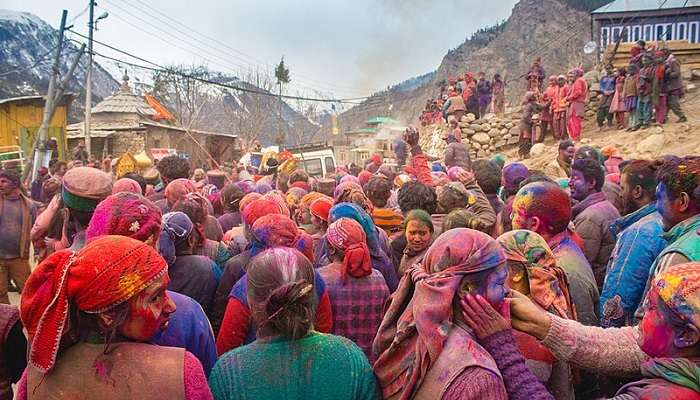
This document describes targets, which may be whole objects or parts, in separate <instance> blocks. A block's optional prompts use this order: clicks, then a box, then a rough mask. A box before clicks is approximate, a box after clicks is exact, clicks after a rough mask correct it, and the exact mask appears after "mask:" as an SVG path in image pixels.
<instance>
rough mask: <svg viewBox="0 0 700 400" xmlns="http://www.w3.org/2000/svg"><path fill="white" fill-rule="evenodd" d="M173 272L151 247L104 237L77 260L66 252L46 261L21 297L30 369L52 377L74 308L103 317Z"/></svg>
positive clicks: (127, 240)
mask: <svg viewBox="0 0 700 400" xmlns="http://www.w3.org/2000/svg"><path fill="white" fill-rule="evenodd" d="M167 271H168V268H167V264H166V263H165V260H164V259H163V258H162V257H161V256H160V255H159V254H158V252H157V251H156V250H155V249H154V248H153V247H151V246H149V245H147V244H145V243H143V242H140V241H138V240H136V239H131V238H128V237H125V236H104V237H101V238H99V239H97V240H95V241H93V242H91V243H89V244H88V245H87V246H85V247H84V248H83V249H82V250H81V251H80V252H78V253H77V254H75V253H74V252H72V251H70V250H62V251H59V252H56V253H54V254H52V255H51V256H50V257H49V258H47V259H46V260H44V262H42V263H41V264H39V266H38V267H37V268H36V270H34V272H33V273H32V274H31V275H30V276H29V279H28V280H27V283H26V285H25V286H24V290H23V291H22V307H21V308H20V312H21V317H22V324H23V325H24V326H25V328H27V332H28V333H29V340H30V341H31V343H32V346H31V351H30V353H29V363H30V364H31V365H33V366H34V367H35V368H37V369H38V370H39V371H41V372H43V373H46V372H48V371H49V370H50V369H51V368H52V367H53V366H54V364H55V362H56V356H57V354H58V348H59V345H60V343H61V337H62V336H63V334H64V333H65V331H66V329H67V327H68V317H69V315H70V314H71V310H70V306H71V305H72V304H74V305H75V306H77V307H78V310H81V311H85V312H88V313H100V312H104V311H106V310H108V309H110V308H111V307H113V306H115V305H118V304H121V303H123V302H125V301H127V300H129V299H130V298H131V297H133V296H134V295H136V294H138V293H139V292H141V291H142V290H143V289H145V288H146V287H147V286H148V285H150V284H151V283H152V282H153V281H154V280H156V279H158V278H159V277H161V276H163V274H166V273H167Z"/></svg>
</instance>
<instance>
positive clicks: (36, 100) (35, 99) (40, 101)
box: [0, 93, 77, 107]
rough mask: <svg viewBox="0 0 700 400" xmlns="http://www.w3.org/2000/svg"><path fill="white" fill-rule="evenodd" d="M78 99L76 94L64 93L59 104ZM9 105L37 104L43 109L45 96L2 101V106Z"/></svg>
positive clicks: (13, 98)
mask: <svg viewBox="0 0 700 400" xmlns="http://www.w3.org/2000/svg"><path fill="white" fill-rule="evenodd" d="M76 97H77V95H76V94H75V93H64V94H63V97H62V98H61V101H60V102H59V104H63V103H64V102H66V101H73V99H75V98H76ZM7 103H35V104H41V106H42V107H43V106H44V103H45V100H44V96H42V95H36V96H20V97H10V98H7V99H0V104H7Z"/></svg>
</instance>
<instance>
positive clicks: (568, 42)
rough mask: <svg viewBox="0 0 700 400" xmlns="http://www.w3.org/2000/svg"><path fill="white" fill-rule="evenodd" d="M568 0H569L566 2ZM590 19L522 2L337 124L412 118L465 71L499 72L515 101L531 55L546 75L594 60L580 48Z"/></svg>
mask: <svg viewBox="0 0 700 400" xmlns="http://www.w3.org/2000/svg"><path fill="white" fill-rule="evenodd" d="M567 1H568V2H571V0H567ZM590 37H591V34H590V19H589V14H588V13H587V12H585V11H579V10H577V9H575V8H574V7H572V6H570V5H569V4H567V2H565V1H562V0H521V1H520V2H519V3H517V4H516V5H515V6H514V7H513V11H512V13H511V16H510V17H509V18H508V20H507V21H506V22H505V23H504V24H498V25H495V26H494V27H491V28H487V29H481V30H479V31H477V32H476V33H475V34H474V35H473V36H472V37H471V38H470V39H469V40H467V41H465V42H464V43H462V44H461V45H460V46H458V47H457V48H455V49H454V50H451V51H449V52H448V53H447V54H446V55H445V57H444V58H443V60H442V62H441V63H440V65H439V66H438V68H437V71H436V72H435V74H434V76H433V77H432V78H431V79H430V80H429V81H427V82H425V83H424V84H422V85H420V86H419V87H417V88H415V90H412V91H408V92H407V91H400V90H396V89H393V90H392V89H390V90H388V91H385V92H381V93H377V94H376V95H374V96H372V97H370V98H369V99H367V100H366V101H365V102H363V103H362V104H360V105H358V106H356V107H354V108H352V109H350V110H349V111H347V112H346V113H343V114H341V115H340V117H339V119H338V120H339V123H340V126H341V128H343V129H344V128H347V129H348V130H350V129H356V128H359V127H361V126H362V125H363V123H364V121H365V120H366V119H367V117H369V116H373V115H386V114H390V115H391V116H392V117H393V118H394V119H398V120H400V121H402V122H404V123H412V122H415V121H416V119H417V118H418V116H419V115H420V112H421V111H422V110H423V107H424V106H425V102H426V100H427V99H429V98H432V97H435V96H436V95H437V93H438V87H439V83H440V82H441V81H444V80H445V79H447V77H448V76H456V75H457V74H463V73H464V72H466V71H472V72H474V73H477V72H479V71H483V72H485V73H486V74H487V76H489V77H491V76H493V74H494V73H496V72H499V73H501V75H505V77H506V79H507V80H508V82H509V85H508V87H507V89H506V96H507V97H508V99H509V100H510V101H511V103H514V102H517V101H518V99H519V98H520V96H522V94H523V89H524V86H525V81H524V78H523V76H524V74H525V73H526V72H527V71H528V69H529V67H530V65H531V64H532V61H533V59H534V58H535V57H541V58H542V63H543V66H544V68H545V71H546V73H547V74H548V75H549V74H561V73H563V72H565V71H567V70H568V69H570V68H571V67H572V66H574V65H578V64H579V63H581V62H583V63H584V65H587V66H589V67H590V65H592V64H591V62H592V60H591V59H588V58H585V57H584V55H583V52H582V48H583V46H584V44H585V43H586V42H587V41H588V40H590Z"/></svg>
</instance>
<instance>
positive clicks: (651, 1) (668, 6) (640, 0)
mask: <svg viewBox="0 0 700 400" xmlns="http://www.w3.org/2000/svg"><path fill="white" fill-rule="evenodd" d="M686 3H687V4H686ZM689 7H700V0H615V1H613V2H612V3H610V4H608V5H605V6H602V7H600V8H599V9H597V10H595V11H593V12H592V14H607V13H622V12H633V11H653V10H672V9H677V8H689Z"/></svg>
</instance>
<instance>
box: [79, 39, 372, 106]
mask: <svg viewBox="0 0 700 400" xmlns="http://www.w3.org/2000/svg"><path fill="white" fill-rule="evenodd" d="M71 32H72V33H74V34H76V35H78V36H80V37H83V38H85V36H84V35H82V34H80V33H77V32H75V31H73V30H71ZM76 42H77V43H80V42H78V41H76ZM94 42H95V43H97V44H99V45H101V46H105V47H107V48H109V49H111V50H114V51H117V52H119V53H122V54H124V55H127V56H129V57H132V58H134V59H137V60H139V61H142V62H145V63H147V64H150V65H153V66H152V67H149V66H145V65H140V64H135V63H132V62H129V61H125V60H122V59H118V58H115V57H110V56H107V55H104V54H101V53H98V52H96V51H93V52H94V53H95V55H96V56H98V57H102V58H105V59H108V60H112V61H115V62H119V63H122V64H125V65H130V66H132V67H135V68H141V69H147V70H150V71H153V72H162V73H165V74H170V75H177V76H180V77H182V78H187V79H192V80H195V81H198V82H201V83H206V84H210V85H213V86H219V87H223V88H226V89H231V90H236V91H240V92H246V93H252V94H258V95H263V96H269V97H276V98H280V97H281V98H282V99H289V100H302V101H312V102H322V103H346V104H359V103H355V102H353V101H354V100H362V99H366V97H358V98H347V99H322V98H313V97H302V96H290V95H284V94H283V95H281V96H280V95H278V94H274V93H271V92H265V91H261V90H255V89H250V88H244V87H240V86H235V85H230V84H225V83H221V82H216V81H212V80H211V79H205V78H202V77H198V76H195V75H192V74H187V73H182V72H177V71H174V70H173V69H172V68H166V67H164V66H162V65H159V64H157V63H155V62H152V61H149V60H146V59H145V58H142V57H139V56H136V55H133V54H131V53H128V52H126V51H123V50H120V49H118V48H116V47H113V46H110V45H107V44H105V43H102V42H99V41H97V40H94Z"/></svg>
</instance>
